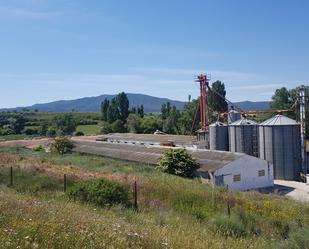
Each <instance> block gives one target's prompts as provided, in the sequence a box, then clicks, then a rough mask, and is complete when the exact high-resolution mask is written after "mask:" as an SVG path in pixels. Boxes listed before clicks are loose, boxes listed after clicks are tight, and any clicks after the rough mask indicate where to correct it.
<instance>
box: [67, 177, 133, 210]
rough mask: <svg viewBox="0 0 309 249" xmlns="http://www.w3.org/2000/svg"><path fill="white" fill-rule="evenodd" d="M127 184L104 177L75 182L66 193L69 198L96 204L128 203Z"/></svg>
mask: <svg viewBox="0 0 309 249" xmlns="http://www.w3.org/2000/svg"><path fill="white" fill-rule="evenodd" d="M129 193H130V191H129V188H128V186H126V185H123V184H120V183H117V182H112V181H109V180H106V179H100V180H95V181H86V182H79V183H76V184H75V185H74V186H73V187H72V188H71V189H70V190H69V191H68V193H67V195H68V196H69V198H70V199H73V200H79V201H81V202H86V203H93V204H95V205H98V206H101V207H103V206H112V205H115V204H121V205H128V203H129V199H130V198H129V196H130V194H129Z"/></svg>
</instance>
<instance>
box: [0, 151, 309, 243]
mask: <svg viewBox="0 0 309 249" xmlns="http://www.w3.org/2000/svg"><path fill="white" fill-rule="evenodd" d="M0 152H1V153H0V165H3V166H5V167H0V174H1V182H0V198H1V203H0V213H1V216H0V221H1V222H0V245H2V246H4V248H16V247H20V248H27V247H29V248H89V247H90V248H104V247H105V248H106V247H107V248H109V247H114V248H150V249H152V248H205V247H206V248H240V249H242V248H305V249H306V248H308V245H309V244H308V234H309V206H308V204H305V203H298V202H295V201H292V200H289V199H285V198H280V197H276V196H273V195H262V194H259V193H256V192H247V193H232V192H227V191H226V190H225V189H213V188H210V187H209V186H207V185H204V184H201V183H199V182H198V181H197V180H191V179H185V178H181V177H178V176H174V175H170V174H165V173H162V172H159V171H156V170H154V169H153V168H149V167H147V166H145V165H138V164H137V165H135V164H131V163H127V162H122V161H117V160H112V159H106V158H102V157H92V156H83V155H78V154H69V155H64V156H60V155H55V154H49V153H45V152H44V151H38V152H34V151H31V150H26V149H19V150H16V149H13V148H1V149H0ZM8 166H13V167H14V186H13V187H11V188H8V187H7V185H8V183H9V169H8V168H7V167H8ZM18 168H19V169H18ZM69 169H70V174H68V179H72V180H74V183H72V181H70V182H69V189H71V188H72V186H74V185H73V184H76V183H77V184H81V185H82V186H83V185H84V183H83V182H84V180H86V182H88V181H89V180H90V179H89V178H88V177H91V179H92V180H91V181H93V182H96V183H98V182H100V180H95V179H102V178H104V179H109V180H110V181H112V182H119V183H121V185H123V184H124V185H127V186H128V185H129V186H132V184H133V182H134V180H135V179H136V180H137V183H138V207H139V212H135V211H133V210H132V208H131V207H129V206H126V205H124V206H122V207H119V206H118V205H116V206H110V205H108V206H105V205H103V207H98V206H97V205H93V204H91V203H88V204H86V203H85V204H83V202H74V201H71V200H70V198H68V197H67V196H66V195H65V194H64V193H63V192H62V187H63V185H62V177H63V172H67V173H68V171H67V170H69ZM58 171H59V172H58ZM20 176H22V177H20ZM104 182H105V181H104ZM19 186H24V187H19ZM33 186H36V187H33ZM73 188H74V187H73ZM27 189H30V190H27ZM31 189H32V190H31ZM95 189H96V188H95ZM98 189H101V188H98ZM129 198H130V201H132V199H131V198H132V196H131V194H130V195H129ZM228 206H229V207H230V216H229V212H228V208H227V207H228ZM0 247H1V246H0Z"/></svg>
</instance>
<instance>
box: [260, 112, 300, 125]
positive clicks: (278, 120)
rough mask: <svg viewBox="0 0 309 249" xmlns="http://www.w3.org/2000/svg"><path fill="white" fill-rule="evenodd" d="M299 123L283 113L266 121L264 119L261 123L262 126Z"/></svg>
mask: <svg viewBox="0 0 309 249" xmlns="http://www.w3.org/2000/svg"><path fill="white" fill-rule="evenodd" d="M297 124H298V123H297V122H296V121H295V120H294V119H291V118H288V117H286V116H283V115H280V114H278V115H276V116H274V117H272V118H270V119H267V120H266V121H264V122H263V123H261V124H260V125H262V126H267V125H269V126H272V125H297Z"/></svg>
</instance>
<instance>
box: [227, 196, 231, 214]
mask: <svg viewBox="0 0 309 249" xmlns="http://www.w3.org/2000/svg"><path fill="white" fill-rule="evenodd" d="M227 214H228V216H229V218H231V205H230V199H228V200H227Z"/></svg>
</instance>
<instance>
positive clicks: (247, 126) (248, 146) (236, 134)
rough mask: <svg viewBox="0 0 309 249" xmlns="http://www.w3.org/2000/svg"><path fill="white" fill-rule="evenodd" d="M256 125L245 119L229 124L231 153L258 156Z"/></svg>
mask: <svg viewBox="0 0 309 249" xmlns="http://www.w3.org/2000/svg"><path fill="white" fill-rule="evenodd" d="M257 135H258V124H257V123H256V122H255V121H253V120H249V119H246V118H243V119H240V120H237V121H235V122H233V123H231V124H229V147H230V151H231V152H242V153H246V154H248V155H251V156H256V157H257V156H258V136H257Z"/></svg>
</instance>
